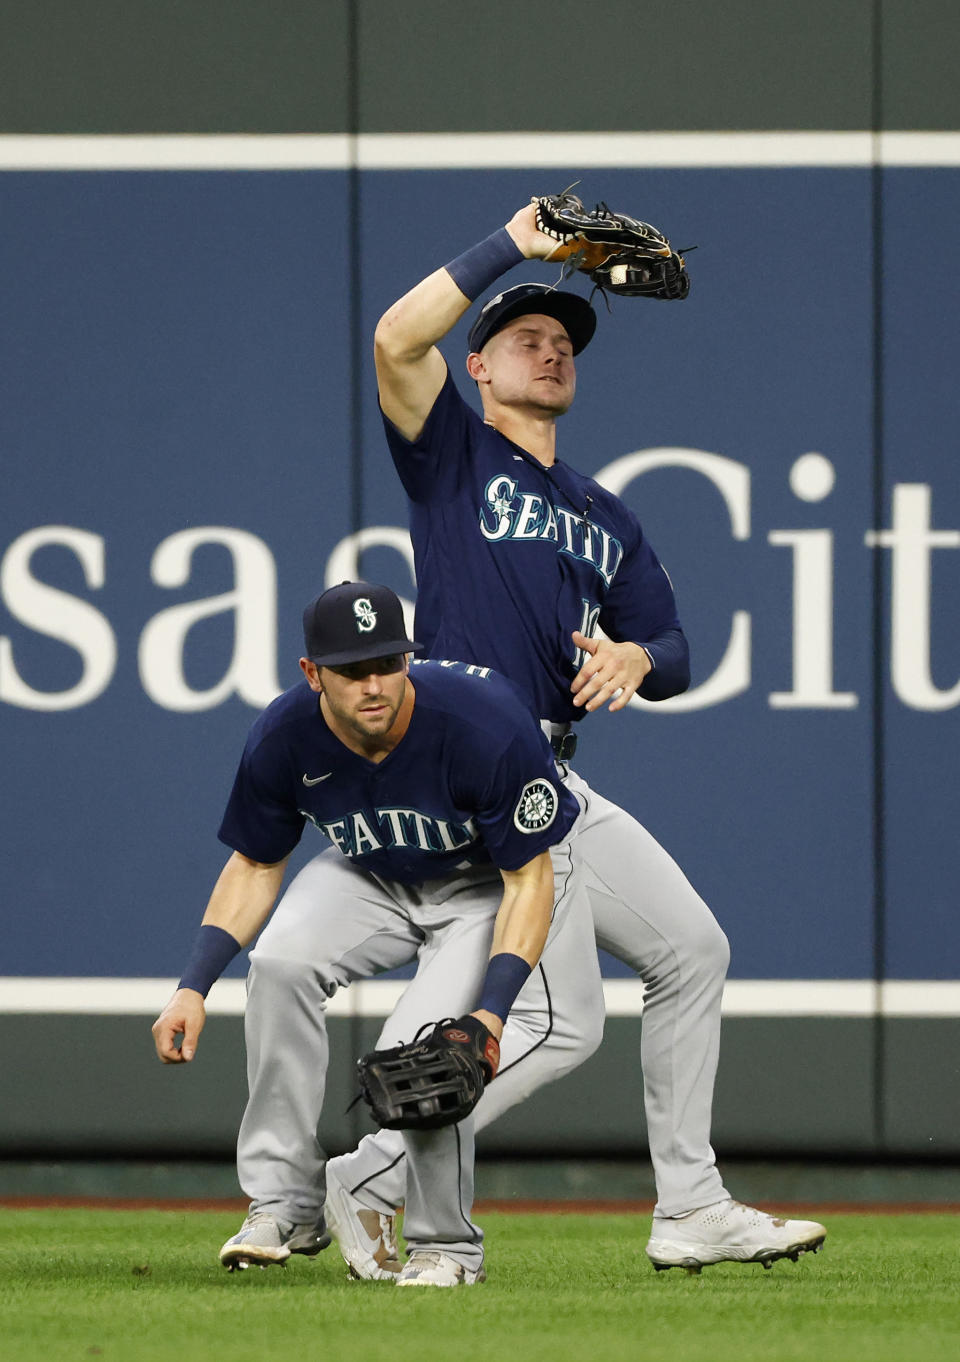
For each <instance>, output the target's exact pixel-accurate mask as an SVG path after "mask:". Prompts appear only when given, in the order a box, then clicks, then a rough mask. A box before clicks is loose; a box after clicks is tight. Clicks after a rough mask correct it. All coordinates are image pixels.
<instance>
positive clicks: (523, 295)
mask: <svg viewBox="0 0 960 1362" xmlns="http://www.w3.org/2000/svg"><path fill="white" fill-rule="evenodd" d="M530 312H537V313H541V314H542V315H543V316H546V317H555V318H556V320H557V321H558V322H559V323H560V325H561V326H562V327H563V328H564V329H565V330H566V333H567V335H568V336H569V337H570V340H571V341H572V342H573V353H574V354H575V355H579V353H580V351H581V350H584V349H586V347H587V346H588V345H589V344H590V341H591V339H592V338H593V333H594V331H595V330H596V329H597V314H596V313H595V312H594V310H593V308H592V307H591V306H590V304H589V303H588V302H587V300H586V298H583V297H581V295H580V294H579V293H561V292H560V291H559V290H558V289H555V288H553V287H551V286H550V285H549V284H515V285H514V286H513V288H508V289H504V291H503V293H498V294H497V295H496V296H495V297H493V298H491V299H490V300H489V301H488V302H486V303H484V305H483V307H482V308H481V309H480V315H479V316H478V317H477V320H476V321H475V322H474V324H473V326H472V327H471V328H470V335H469V337H468V338H467V346H468V348H469V351H470V353H471V354H473V353H474V351H477V350H482V349H483V347H484V346H485V345H486V343H487V341H488V340H489V339H490V337H491V336H495V335H496V334H497V332H498V331H501V330H502V329H503V327H505V326H506V324H507V322H512V321H513V319H514V318H515V317H524V316H526V315H527V314H528V313H530Z"/></svg>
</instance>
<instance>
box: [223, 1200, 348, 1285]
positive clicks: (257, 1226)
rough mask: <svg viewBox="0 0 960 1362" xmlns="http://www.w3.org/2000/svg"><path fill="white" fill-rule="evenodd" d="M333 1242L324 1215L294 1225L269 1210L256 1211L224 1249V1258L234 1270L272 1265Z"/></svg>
mask: <svg viewBox="0 0 960 1362" xmlns="http://www.w3.org/2000/svg"><path fill="white" fill-rule="evenodd" d="M329 1243H330V1236H329V1234H327V1232H326V1227H325V1226H324V1223H323V1218H322V1217H321V1219H320V1220H319V1221H318V1222H317V1223H316V1224H313V1225H291V1224H290V1222H289V1221H288V1220H280V1219H278V1218H277V1216H275V1215H270V1214H269V1212H267V1211H253V1212H251V1214H250V1215H248V1216H247V1218H246V1220H245V1221H244V1222H243V1224H242V1225H241V1226H240V1229H239V1230H238V1231H237V1233H236V1234H235V1235H233V1237H232V1238H231V1239H228V1240H227V1242H226V1243H225V1244H224V1246H223V1248H222V1249H221V1250H220V1261H221V1263H223V1265H224V1267H225V1268H227V1269H228V1270H229V1271H230V1272H235V1271H238V1270H239V1271H243V1269H244V1268H248V1267H250V1266H251V1265H256V1266H257V1267H269V1266H270V1265H271V1263H280V1264H283V1263H285V1262H286V1261H287V1259H288V1258H289V1257H290V1255H291V1253H303V1254H306V1256H307V1257H308V1258H312V1257H313V1256H314V1255H315V1254H317V1253H319V1252H320V1250H321V1249H325V1248H326V1247H327V1245H328V1244H329Z"/></svg>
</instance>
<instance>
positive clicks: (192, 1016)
mask: <svg viewBox="0 0 960 1362" xmlns="http://www.w3.org/2000/svg"><path fill="white" fill-rule="evenodd" d="M206 1019H207V1009H206V1007H205V1006H204V1002H203V994H202V993H197V991H196V990H195V989H192V988H178V989H177V991H176V993H175V994H174V995H173V997H172V998H171V999H170V1001H169V1002H168V1003H167V1005H166V1007H165V1008H164V1009H163V1011H162V1012H161V1013H160V1015H159V1017H158V1018H157V1020H156V1021H155V1022H154V1023H153V1027H152V1030H153V1043H154V1045H155V1046H156V1047H157V1057H158V1058H159V1059H161V1060H162V1061H163V1062H164V1064H189V1062H190V1060H191V1059H193V1057H194V1055H195V1054H196V1053H197V1042H198V1041H199V1039H200V1032H201V1031H202V1030H203V1024H204V1022H205V1021H206ZM178 1040H179V1041H180V1044H179V1045H178V1044H177V1041H178Z"/></svg>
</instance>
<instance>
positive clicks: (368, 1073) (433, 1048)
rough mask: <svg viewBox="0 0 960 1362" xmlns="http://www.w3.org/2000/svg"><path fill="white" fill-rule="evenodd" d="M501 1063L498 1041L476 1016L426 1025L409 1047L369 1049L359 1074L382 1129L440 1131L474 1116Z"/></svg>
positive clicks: (360, 1064) (367, 1098)
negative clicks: (485, 1089)
mask: <svg viewBox="0 0 960 1362" xmlns="http://www.w3.org/2000/svg"><path fill="white" fill-rule="evenodd" d="M426 1031H428V1032H429V1034H428V1035H424V1032H426ZM499 1063H500V1046H499V1044H498V1042H497V1039H496V1037H495V1036H494V1035H493V1034H492V1033H491V1032H490V1031H488V1030H487V1028H486V1027H485V1026H484V1024H483V1022H481V1021H478V1020H477V1018H476V1017H460V1018H458V1019H457V1020H453V1019H452V1018H448V1019H447V1020H446V1021H440V1022H436V1023H432V1022H428V1023H427V1024H426V1025H425V1026H421V1028H420V1030H419V1031H418V1032H417V1034H416V1035H415V1036H414V1038H413V1040H412V1041H411V1042H410V1044H408V1045H396V1046H394V1047H393V1049H391V1050H371V1052H370V1053H369V1054H367V1055H364V1056H363V1058H362V1059H360V1060H358V1061H357V1074H358V1077H359V1081H360V1091H361V1095H362V1097H363V1099H364V1101H365V1102H366V1103H367V1105H368V1106H369V1108H370V1110H371V1112H372V1113H373V1119H374V1120H375V1121H376V1122H377V1124H378V1125H379V1126H383V1127H385V1128H386V1129H388V1130H436V1129H437V1128H438V1127H440V1126H451V1125H455V1124H456V1122H457V1121H462V1120H463V1118H464V1117H465V1116H467V1115H469V1113H470V1112H471V1111H473V1109H474V1107H475V1106H476V1105H477V1103H478V1102H479V1100H480V1096H481V1094H482V1093H483V1089H484V1086H485V1084H487V1083H489V1082H490V1080H491V1079H492V1078H493V1077H494V1075H495V1074H496V1072H497V1066H498V1065H499Z"/></svg>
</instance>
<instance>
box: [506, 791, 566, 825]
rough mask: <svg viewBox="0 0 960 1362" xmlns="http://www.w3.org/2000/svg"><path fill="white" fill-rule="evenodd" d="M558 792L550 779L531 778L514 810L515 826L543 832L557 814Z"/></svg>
mask: <svg viewBox="0 0 960 1362" xmlns="http://www.w3.org/2000/svg"><path fill="white" fill-rule="evenodd" d="M557 807H558V800H557V792H556V790H555V789H554V788H553V786H552V785H551V784H550V782H549V781H548V780H529V781H527V783H526V785H524V787H523V790H522V791H521V794H520V802H519V803H518V805H517V807H516V809H514V812H513V822H514V826H515V827H517V828H519V829H520V831H521V832H542V831H543V829H544V828H548V827H549V826H550V824H551V823H552V822H553V820H554V819H555V818H556V816H557Z"/></svg>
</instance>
